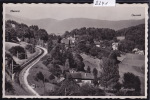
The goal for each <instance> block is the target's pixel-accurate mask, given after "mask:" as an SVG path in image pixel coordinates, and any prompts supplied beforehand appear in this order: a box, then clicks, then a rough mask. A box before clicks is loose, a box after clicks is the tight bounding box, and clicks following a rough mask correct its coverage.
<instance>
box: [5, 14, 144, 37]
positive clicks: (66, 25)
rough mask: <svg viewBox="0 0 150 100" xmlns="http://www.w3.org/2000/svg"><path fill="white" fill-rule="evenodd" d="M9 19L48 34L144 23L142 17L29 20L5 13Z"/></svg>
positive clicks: (118, 27) (116, 27) (118, 28)
mask: <svg viewBox="0 0 150 100" xmlns="http://www.w3.org/2000/svg"><path fill="white" fill-rule="evenodd" d="M8 19H11V20H15V21H17V22H19V23H24V24H27V25H38V26H39V28H43V29H46V30H47V32H48V33H49V34H51V33H55V34H59V35H61V34H63V33H64V32H65V31H71V30H73V29H75V28H81V27H87V28H88V27H95V28H110V29H114V30H120V29H123V28H127V27H130V26H135V25H139V24H144V22H145V21H144V19H141V20H121V21H107V20H98V19H88V18H69V19H64V20H55V19H52V18H45V19H37V20H31V19H27V18H21V17H15V16H12V15H9V14H6V20H8Z"/></svg>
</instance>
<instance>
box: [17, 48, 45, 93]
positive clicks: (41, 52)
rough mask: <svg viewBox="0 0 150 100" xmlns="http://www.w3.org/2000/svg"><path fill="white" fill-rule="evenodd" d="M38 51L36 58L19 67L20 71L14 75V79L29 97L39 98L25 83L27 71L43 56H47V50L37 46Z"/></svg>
mask: <svg viewBox="0 0 150 100" xmlns="http://www.w3.org/2000/svg"><path fill="white" fill-rule="evenodd" d="M36 48H37V49H38V50H39V53H38V55H37V56H35V57H33V58H32V59H30V60H28V61H27V62H26V63H24V64H23V65H22V66H21V69H20V71H19V72H18V73H16V75H15V76H16V77H15V78H17V79H18V82H19V84H20V86H21V87H22V88H23V89H24V90H25V91H26V92H28V93H29V95H31V96H33V95H34V96H39V94H38V93H37V92H36V91H35V90H34V89H33V88H32V87H31V86H30V85H29V83H28V81H27V77H28V75H29V70H30V69H31V68H32V66H34V65H35V64H36V63H37V62H38V61H39V60H40V59H41V58H42V57H43V56H45V55H46V54H47V50H46V49H45V48H43V47H40V46H37V47H36Z"/></svg>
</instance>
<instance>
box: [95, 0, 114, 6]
mask: <svg viewBox="0 0 150 100" xmlns="http://www.w3.org/2000/svg"><path fill="white" fill-rule="evenodd" d="M115 4H116V0H94V2H93V6H97V7H103V6H104V7H105V6H115Z"/></svg>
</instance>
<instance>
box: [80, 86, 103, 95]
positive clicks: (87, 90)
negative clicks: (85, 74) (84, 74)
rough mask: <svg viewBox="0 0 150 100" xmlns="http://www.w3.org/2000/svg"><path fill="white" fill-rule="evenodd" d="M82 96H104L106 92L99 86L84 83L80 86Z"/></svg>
mask: <svg viewBox="0 0 150 100" xmlns="http://www.w3.org/2000/svg"><path fill="white" fill-rule="evenodd" d="M80 95H81V96H104V95H105V92H104V91H103V90H101V89H99V88H97V87H93V86H92V85H89V84H84V85H82V86H81V87H80Z"/></svg>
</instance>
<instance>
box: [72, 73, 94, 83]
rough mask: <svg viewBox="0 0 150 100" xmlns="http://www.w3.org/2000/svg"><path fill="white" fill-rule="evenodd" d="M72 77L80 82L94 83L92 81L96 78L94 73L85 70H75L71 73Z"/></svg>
mask: <svg viewBox="0 0 150 100" xmlns="http://www.w3.org/2000/svg"><path fill="white" fill-rule="evenodd" d="M70 74H71V76H72V78H73V79H74V80H75V81H76V82H77V83H78V84H79V85H82V84H85V83H88V84H92V81H93V80H94V76H93V74H92V73H85V72H73V73H70Z"/></svg>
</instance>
